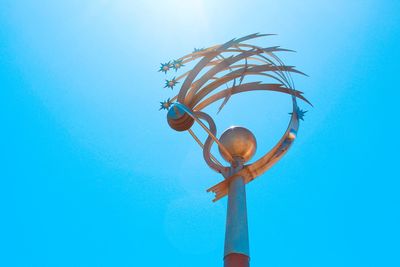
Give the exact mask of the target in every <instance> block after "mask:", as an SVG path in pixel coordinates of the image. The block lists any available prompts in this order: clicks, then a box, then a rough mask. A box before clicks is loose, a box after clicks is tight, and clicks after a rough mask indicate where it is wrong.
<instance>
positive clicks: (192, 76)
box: [178, 33, 273, 104]
mask: <svg viewBox="0 0 400 267" xmlns="http://www.w3.org/2000/svg"><path fill="white" fill-rule="evenodd" d="M269 35H273V34H259V33H254V34H250V35H247V36H244V37H241V38H239V39H232V40H230V41H228V42H226V43H224V44H222V45H220V46H218V47H216V48H215V49H214V50H212V51H210V52H209V53H207V55H205V56H204V57H203V58H202V59H201V60H200V61H199V62H198V63H197V65H196V66H195V67H194V68H193V69H192V71H191V72H190V73H189V75H188V76H187V77H186V79H185V81H184V82H183V84H182V87H181V90H180V91H179V94H178V101H179V102H180V103H185V104H186V102H185V97H186V93H187V91H188V90H189V88H190V84H191V83H192V82H193V80H194V79H195V77H196V76H197V74H199V72H200V71H201V70H202V69H203V67H204V66H206V65H207V63H208V62H209V61H211V60H212V59H213V58H214V57H216V56H217V55H218V54H220V53H221V51H223V50H225V49H227V48H229V47H231V46H233V45H235V44H239V43H240V42H243V41H247V40H250V39H254V38H259V37H263V36H269Z"/></svg>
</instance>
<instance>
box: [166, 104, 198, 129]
mask: <svg viewBox="0 0 400 267" xmlns="http://www.w3.org/2000/svg"><path fill="white" fill-rule="evenodd" d="M167 121H168V124H169V126H170V127H171V128H172V129H174V130H175V131H179V132H183V131H186V130H189V129H190V127H192V125H193V123H194V119H193V118H192V117H190V115H189V114H187V113H186V112H185V111H184V110H183V109H182V108H181V107H179V106H177V105H173V106H171V108H170V109H169V110H168V113H167Z"/></svg>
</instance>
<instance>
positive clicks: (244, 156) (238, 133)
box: [218, 126, 257, 163]
mask: <svg viewBox="0 0 400 267" xmlns="http://www.w3.org/2000/svg"><path fill="white" fill-rule="evenodd" d="M219 141H220V142H221V143H222V144H223V145H224V147H225V148H226V149H227V150H228V152H229V153H230V154H231V156H232V157H233V158H234V159H235V158H236V159H237V158H239V159H240V160H242V162H243V163H244V162H246V161H249V160H250V159H251V158H252V157H253V156H254V154H255V153H256V149H257V141H256V138H255V137H254V135H253V133H252V132H250V130H248V129H246V128H244V127H239V126H232V127H230V128H228V129H227V130H226V131H225V132H224V133H223V134H222V135H221V137H220V138H219ZM218 149H219V153H221V156H222V157H223V158H224V159H225V160H226V161H228V162H229V155H227V154H226V153H224V151H222V150H221V148H218ZM231 163H232V162H231Z"/></svg>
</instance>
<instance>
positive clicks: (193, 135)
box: [188, 129, 223, 166]
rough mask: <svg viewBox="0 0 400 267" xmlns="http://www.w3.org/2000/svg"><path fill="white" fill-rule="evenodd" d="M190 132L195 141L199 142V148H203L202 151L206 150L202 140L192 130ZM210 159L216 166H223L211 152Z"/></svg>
mask: <svg viewBox="0 0 400 267" xmlns="http://www.w3.org/2000/svg"><path fill="white" fill-rule="evenodd" d="M188 132H189V133H190V135H191V136H192V137H193V139H194V140H195V141H196V142H197V144H199V146H200V147H201V149H204V144H203V143H202V142H201V140H200V139H199V138H198V137H197V135H196V134H195V133H194V132H193V130H192V129H189V130H188ZM210 158H211V160H213V161H214V162H215V163H216V164H218V165H220V166H223V165H222V163H221V162H219V160H218V159H217V158H216V157H214V155H213V154H212V153H211V152H210Z"/></svg>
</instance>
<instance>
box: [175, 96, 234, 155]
mask: <svg viewBox="0 0 400 267" xmlns="http://www.w3.org/2000/svg"><path fill="white" fill-rule="evenodd" d="M175 105H178V106H179V107H181V108H182V109H183V110H184V111H185V112H186V113H188V114H189V116H190V117H192V118H193V119H194V120H195V121H196V122H197V123H198V124H199V125H200V126H201V127H202V128H203V129H204V130H205V131H206V132H207V133H208V135H209V136H210V137H211V138H212V139H213V140H214V142H215V143H217V145H218V147H219V148H220V149H221V150H222V151H223V152H224V153H226V154H227V155H229V156H228V158H229V159H228V160H229V161H232V162H233V161H234V160H233V157H232V156H231V155H230V153H229V151H228V150H227V149H226V148H225V146H224V145H223V144H222V143H221V142H220V141H219V140H218V138H217V137H216V136H215V135H214V134H213V133H212V132H211V131H210V129H208V128H207V126H206V125H204V123H203V122H202V121H201V120H199V118H198V117H197V116H196V115H195V114H194V113H193V112H192V111H191V110H190V109H189V108H188V107H186V106H185V105H183V104H182V103H179V102H177V103H175ZM202 113H203V112H202ZM204 114H205V113H204ZM210 118H211V117H210ZM211 120H212V119H211Z"/></svg>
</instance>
